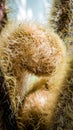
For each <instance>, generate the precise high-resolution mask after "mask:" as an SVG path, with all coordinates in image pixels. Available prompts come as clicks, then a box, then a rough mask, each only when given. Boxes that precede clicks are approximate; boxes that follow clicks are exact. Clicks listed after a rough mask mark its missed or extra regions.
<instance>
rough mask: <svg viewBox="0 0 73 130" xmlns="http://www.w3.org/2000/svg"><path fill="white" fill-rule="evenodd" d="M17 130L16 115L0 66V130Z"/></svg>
mask: <svg viewBox="0 0 73 130" xmlns="http://www.w3.org/2000/svg"><path fill="white" fill-rule="evenodd" d="M10 129H11V130H17V124H16V120H15V115H14V112H13V109H12V106H11V101H10V98H9V93H8V90H7V86H6V81H5V78H4V74H3V72H2V69H1V68H0V130H10Z"/></svg>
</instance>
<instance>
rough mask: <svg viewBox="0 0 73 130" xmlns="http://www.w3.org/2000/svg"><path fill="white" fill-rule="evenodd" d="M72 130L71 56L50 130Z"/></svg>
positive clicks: (72, 82)
mask: <svg viewBox="0 0 73 130" xmlns="http://www.w3.org/2000/svg"><path fill="white" fill-rule="evenodd" d="M59 129H60V130H73V56H72V57H69V68H68V72H67V77H66V79H65V81H64V84H63V89H62V91H61V94H60V97H59V101H58V103H57V107H56V111H55V118H54V121H53V127H52V128H51V130H59Z"/></svg>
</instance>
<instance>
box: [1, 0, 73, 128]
mask: <svg viewBox="0 0 73 130" xmlns="http://www.w3.org/2000/svg"><path fill="white" fill-rule="evenodd" d="M69 1H70V0H66V1H63V0H61V1H56V0H55V5H56V2H57V4H58V5H56V6H55V5H54V6H55V7H56V9H57V13H58V9H60V7H61V12H59V13H58V14H56V16H57V20H58V21H56V22H57V24H55V25H57V29H56V32H57V33H58V34H59V35H60V37H62V38H63V39H64V40H67V39H65V38H66V36H67V34H68V33H69V28H68V29H67V25H68V27H69V26H70V25H69V20H71V18H72V12H71V10H70V9H71V8H70V7H71V6H72V5H71V2H72V0H71V1H70V3H69ZM58 2H60V3H58ZM68 6H69V8H68ZM58 7H59V8H58ZM67 9H68V10H67ZM59 11H60V10H59ZM65 11H66V12H65ZM69 15H70V16H69ZM62 16H63V17H62ZM64 16H65V17H64ZM64 18H65V19H64ZM66 19H67V21H66ZM54 22H55V21H54ZM63 22H64V24H63ZM12 24H13V23H12ZM70 24H71V22H70ZM63 25H64V26H63ZM0 41H1V43H0V66H1V68H2V71H3V73H4V76H5V79H6V85H7V88H6V90H7V92H8V96H7V97H6V98H5V99H7V98H8V101H9V103H10V106H11V107H10V108H11V109H10V110H13V111H12V112H14V113H12V115H13V114H14V115H15V116H14V119H13V120H14V121H15V119H16V121H15V122H17V125H18V130H73V56H72V59H70V61H69V57H68V55H67V52H66V49H65V46H64V43H63V41H62V40H61V39H60V38H59V37H58V36H57V34H54V32H53V31H52V30H47V29H44V27H41V26H40V27H39V26H37V25H34V24H33V25H32V24H31V25H30V24H29V23H24V24H19V25H15V24H13V25H12V26H11V25H10V26H7V27H6V28H5V29H4V30H3V31H2V33H1V37H0ZM70 57H71V56H70ZM1 74H2V73H1ZM1 81H2V80H1ZM0 83H1V82H0ZM1 86H2V85H1ZM0 88H1V87H0ZM6 90H5V92H6ZM3 92H4V91H3ZM0 96H1V94H0ZM1 99H2V98H1ZM0 101H1V100H0ZM5 106H6V104H5V105H4V107H3V109H2V108H1V110H0V121H1V122H0V124H1V125H0V130H4V128H2V127H3V125H4V123H6V125H7V122H6V121H5V120H4V118H3V113H2V112H3V111H4V110H6V109H5ZM7 112H9V111H7ZM1 114H2V115H1ZM8 115H10V114H8ZM15 122H14V123H15ZM9 125H10V123H9ZM15 126H16V124H14V127H15ZM11 128H12V127H10V129H11ZM16 128H17V127H16ZM7 130H8V129H7ZM14 130H15V128H14Z"/></svg>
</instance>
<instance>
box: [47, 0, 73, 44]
mask: <svg viewBox="0 0 73 130" xmlns="http://www.w3.org/2000/svg"><path fill="white" fill-rule="evenodd" d="M72 9H73V1H72V0H54V2H53V7H52V11H51V20H50V22H51V26H52V27H53V29H55V31H56V32H57V34H58V35H59V36H60V37H61V38H62V39H64V40H65V38H67V37H68V36H70V34H71V28H72V26H71V24H72V21H73V13H72ZM72 29H73V28H72ZM69 38H70V39H71V37H69ZM67 42H68V39H67Z"/></svg>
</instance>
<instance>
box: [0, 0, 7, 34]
mask: <svg viewBox="0 0 73 130" xmlns="http://www.w3.org/2000/svg"><path fill="white" fill-rule="evenodd" d="M7 21H8V18H7V10H6V7H5V0H1V1H0V32H1V31H2V28H4V27H5V24H6V23H7Z"/></svg>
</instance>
